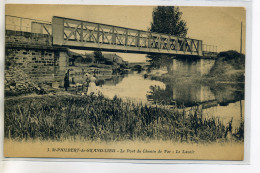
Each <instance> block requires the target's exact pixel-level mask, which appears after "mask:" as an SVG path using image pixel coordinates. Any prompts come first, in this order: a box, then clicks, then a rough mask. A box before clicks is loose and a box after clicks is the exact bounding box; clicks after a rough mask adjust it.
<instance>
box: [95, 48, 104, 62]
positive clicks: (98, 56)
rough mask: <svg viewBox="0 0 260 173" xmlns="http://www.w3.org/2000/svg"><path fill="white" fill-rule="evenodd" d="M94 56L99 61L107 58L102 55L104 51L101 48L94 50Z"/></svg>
mask: <svg viewBox="0 0 260 173" xmlns="http://www.w3.org/2000/svg"><path fill="white" fill-rule="evenodd" d="M94 58H95V60H96V62H97V63H100V62H103V61H104V60H105V58H104V56H103V55H102V52H101V51H100V50H95V51H94Z"/></svg>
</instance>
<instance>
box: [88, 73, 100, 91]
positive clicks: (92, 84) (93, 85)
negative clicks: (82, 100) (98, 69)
mask: <svg viewBox="0 0 260 173" xmlns="http://www.w3.org/2000/svg"><path fill="white" fill-rule="evenodd" d="M89 81H90V82H89V89H88V94H90V93H94V94H98V90H97V86H96V83H95V82H96V78H95V77H94V76H90V78H89Z"/></svg>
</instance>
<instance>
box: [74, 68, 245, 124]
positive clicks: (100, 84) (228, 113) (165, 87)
mask: <svg viewBox="0 0 260 173" xmlns="http://www.w3.org/2000/svg"><path fill="white" fill-rule="evenodd" d="M73 78H74V79H73V80H74V82H75V83H82V82H84V80H85V79H84V76H76V75H75V76H73ZM96 78H97V80H96V86H95V87H96V88H97V90H98V91H99V92H102V93H103V94H104V95H105V96H106V97H109V98H113V97H114V96H115V95H117V96H118V97H121V98H122V99H126V100H131V101H134V102H139V101H141V102H143V103H147V104H157V105H163V106H169V107H171V106H172V107H177V108H183V107H185V108H189V107H193V106H200V107H201V108H202V111H203V115H205V116H217V117H218V116H219V117H221V120H223V121H224V123H225V122H229V121H230V120H231V119H232V118H233V124H234V127H238V126H239V123H240V122H241V119H243V116H244V115H243V113H242V112H243V111H244V110H243V109H242V108H243V107H244V101H243V100H244V85H243V84H228V83H214V82H209V83H205V82H194V81H193V82H191V81H185V80H183V81H178V82H165V83H163V82H161V81H156V80H151V79H149V78H145V77H144V74H142V73H136V72H135V73H132V74H126V75H107V76H104V75H101V76H97V77H96ZM241 100H242V101H241ZM241 109H242V110H241ZM241 116H242V117H241Z"/></svg>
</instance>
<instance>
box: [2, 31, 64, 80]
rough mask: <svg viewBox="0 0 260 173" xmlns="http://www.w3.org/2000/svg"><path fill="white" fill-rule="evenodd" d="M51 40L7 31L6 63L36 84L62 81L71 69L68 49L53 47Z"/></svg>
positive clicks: (34, 34)
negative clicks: (19, 70)
mask: <svg viewBox="0 0 260 173" xmlns="http://www.w3.org/2000/svg"><path fill="white" fill-rule="evenodd" d="M49 40H50V36H48V35H45V34H38V33H37V34H36V33H29V32H20V31H8V30H7V31H6V35H5V43H6V53H5V59H6V63H7V62H9V63H13V64H15V68H16V67H18V68H20V69H21V70H23V71H24V72H25V73H26V74H28V75H29V76H30V78H31V79H32V80H33V81H35V82H36V83H50V82H51V81H53V82H55V81H62V80H63V78H64V74H65V72H66V71H67V69H68V68H69V55H68V49H67V48H62V47H53V46H52V45H50V43H49ZM60 85H62V83H61V84H60Z"/></svg>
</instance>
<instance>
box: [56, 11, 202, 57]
mask: <svg viewBox="0 0 260 173" xmlns="http://www.w3.org/2000/svg"><path fill="white" fill-rule="evenodd" d="M52 35H53V45H60V46H67V47H70V48H74V49H75V48H76V49H102V50H108V51H119V52H133V53H160V54H179V55H195V56H203V52H202V41H201V40H196V39H190V38H181V37H176V36H173V35H167V34H159V33H153V32H148V31H142V30H136V29H130V28H123V27H119V26H112V25H105V24H100V23H93V22H88V21H81V20H74V19H68V18H63V17H56V16H54V17H53V19H52Z"/></svg>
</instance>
